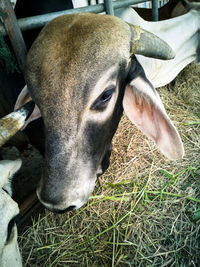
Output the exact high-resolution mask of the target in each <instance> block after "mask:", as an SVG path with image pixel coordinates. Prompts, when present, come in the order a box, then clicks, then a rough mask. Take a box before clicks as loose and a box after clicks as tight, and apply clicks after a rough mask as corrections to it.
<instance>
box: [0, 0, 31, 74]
mask: <svg viewBox="0 0 200 267" xmlns="http://www.w3.org/2000/svg"><path fill="white" fill-rule="evenodd" d="M0 9H1V12H2V13H3V16H1V19H2V21H3V24H4V26H5V28H4V31H5V32H7V34H8V36H9V38H10V41H11V43H12V46H13V49H14V52H15V55H16V58H17V61H18V63H19V67H20V69H21V70H22V71H23V70H24V64H25V60H26V55H27V50H26V45H25V43H24V39H23V36H22V33H21V30H20V27H19V25H18V21H17V18H16V16H15V13H14V10H13V8H12V5H11V3H10V1H9V0H1V1H0ZM2 27H3V26H2Z"/></svg>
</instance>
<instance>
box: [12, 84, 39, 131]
mask: <svg viewBox="0 0 200 267" xmlns="http://www.w3.org/2000/svg"><path fill="white" fill-rule="evenodd" d="M30 100H32V97H31V96H30V94H29V91H28V88H27V85H25V86H24V88H23V89H22V91H21V93H20V94H19V96H18V98H17V101H16V103H15V107H14V110H16V109H19V108H20V107H22V106H23V105H24V104H26V103H27V102H29V101H30ZM40 117H41V113H40V110H39V108H38V106H37V105H35V107H34V110H33V112H32V114H31V115H30V117H29V118H28V120H27V121H26V123H25V125H24V127H23V129H24V128H25V127H26V126H27V125H28V124H29V123H30V122H31V121H34V120H36V119H38V118H40Z"/></svg>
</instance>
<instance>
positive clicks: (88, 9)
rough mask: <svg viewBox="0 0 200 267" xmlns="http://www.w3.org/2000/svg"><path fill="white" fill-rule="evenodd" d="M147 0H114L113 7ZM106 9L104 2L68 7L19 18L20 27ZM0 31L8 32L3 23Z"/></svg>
mask: <svg viewBox="0 0 200 267" xmlns="http://www.w3.org/2000/svg"><path fill="white" fill-rule="evenodd" d="M146 1H147V0H145V1H144V0H126V1H115V2H113V8H114V9H117V8H121V7H125V6H128V5H132V4H138V3H143V2H146ZM104 11H105V7H104V4H99V5H91V6H86V7H80V8H74V9H68V10H63V11H58V12H52V13H48V14H44V15H39V16H33V17H28V18H22V19H19V20H18V24H19V27H20V29H21V30H22V31H27V30H31V29H36V28H39V27H42V26H44V25H45V24H46V23H47V22H49V21H50V20H52V19H54V18H56V17H58V16H61V15H66V14H77V13H81V12H92V13H101V12H104ZM0 32H1V33H2V34H3V35H6V34H7V33H6V31H5V29H4V27H3V26H2V25H0Z"/></svg>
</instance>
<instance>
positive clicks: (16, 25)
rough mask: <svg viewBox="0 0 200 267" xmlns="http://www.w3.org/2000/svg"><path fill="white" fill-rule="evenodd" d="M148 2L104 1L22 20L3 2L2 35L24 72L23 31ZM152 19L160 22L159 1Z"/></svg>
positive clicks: (0, 4) (154, 1)
mask: <svg viewBox="0 0 200 267" xmlns="http://www.w3.org/2000/svg"><path fill="white" fill-rule="evenodd" d="M147 1H148V0H117V1H112V0H104V3H101V4H96V5H89V6H85V7H80V8H74V9H68V10H62V11H58V12H52V13H48V14H43V15H39V16H33V17H27V18H21V19H18V20H17V19H16V16H15V13H14V11H13V8H12V5H11V3H10V1H9V0H1V1H0V16H1V21H2V23H1V24H0V33H1V34H2V35H7V34H8V35H9V38H10V40H11V43H12V46H13V49H14V52H15V55H16V58H17V61H18V63H19V66H20V68H21V70H22V71H23V66H24V62H25V58H26V53H27V52H26V46H25V43H24V40H23V37H22V34H21V31H26V30H31V29H36V28H39V27H42V26H44V25H45V24H46V23H48V22H49V21H50V20H52V19H54V18H56V17H58V16H61V15H64V14H76V13H81V12H92V13H101V12H106V14H110V15H114V10H115V9H118V8H122V7H126V6H129V5H134V4H139V3H143V2H147ZM152 17H153V20H154V21H157V20H158V0H152Z"/></svg>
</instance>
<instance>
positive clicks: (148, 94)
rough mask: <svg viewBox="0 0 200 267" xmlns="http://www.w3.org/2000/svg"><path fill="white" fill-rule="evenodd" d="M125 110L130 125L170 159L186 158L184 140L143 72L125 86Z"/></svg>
mask: <svg viewBox="0 0 200 267" xmlns="http://www.w3.org/2000/svg"><path fill="white" fill-rule="evenodd" d="M123 107H124V111H125V112H126V114H127V116H128V117H129V119H130V120H131V122H132V123H134V124H135V125H136V126H137V128H138V129H140V130H141V131H142V132H143V133H144V134H145V135H146V136H147V137H149V138H150V139H152V140H153V141H154V142H155V143H156V144H157V146H158V147H159V149H160V151H161V152H162V153H163V154H164V155H165V156H166V157H167V158H169V159H178V158H182V157H183V155H184V148H183V144H182V141H181V138H180V136H179V134H178V132H177V130H176V128H175V126H174V125H173V123H172V121H171V120H170V118H169V117H168V115H167V113H166V111H165V109H164V106H163V104H162V102H161V99H160V97H159V95H158V93H157V92H156V90H155V88H153V86H152V84H151V83H150V82H149V81H148V80H147V78H146V76H145V74H144V72H141V73H140V74H139V75H138V76H136V77H135V78H133V79H132V80H131V81H130V82H129V83H128V85H127V86H126V89H125V94H124V99H123Z"/></svg>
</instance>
